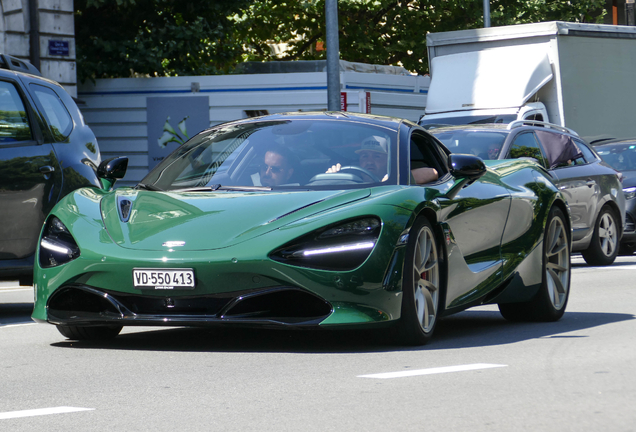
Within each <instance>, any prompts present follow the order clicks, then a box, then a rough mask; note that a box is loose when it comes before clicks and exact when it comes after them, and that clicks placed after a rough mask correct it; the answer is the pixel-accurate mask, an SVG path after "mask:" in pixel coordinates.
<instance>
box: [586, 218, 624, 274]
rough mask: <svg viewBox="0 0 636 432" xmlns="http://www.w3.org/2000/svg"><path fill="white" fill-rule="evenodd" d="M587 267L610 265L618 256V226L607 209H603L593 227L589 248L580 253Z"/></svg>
mask: <svg viewBox="0 0 636 432" xmlns="http://www.w3.org/2000/svg"><path fill="white" fill-rule="evenodd" d="M581 255H583V259H585V262H586V263H588V264H589V265H593V266H606V265H610V264H612V263H613V262H614V260H615V259H616V255H618V225H617V223H616V216H614V212H613V211H612V209H610V208H609V207H603V209H601V213H600V214H599V215H598V218H597V219H596V223H595V225H594V234H592V241H591V242H590V246H589V247H588V248H587V249H586V250H584V251H583V252H581Z"/></svg>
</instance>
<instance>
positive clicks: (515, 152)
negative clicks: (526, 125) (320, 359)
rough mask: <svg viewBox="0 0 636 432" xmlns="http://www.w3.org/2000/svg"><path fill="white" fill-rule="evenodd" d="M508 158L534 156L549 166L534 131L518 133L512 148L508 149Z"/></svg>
mask: <svg viewBox="0 0 636 432" xmlns="http://www.w3.org/2000/svg"><path fill="white" fill-rule="evenodd" d="M506 158H508V159H517V158H532V159H535V160H536V161H537V162H539V164H541V165H542V166H544V167H547V165H546V162H545V158H544V156H543V153H542V152H541V147H539V143H538V142H537V139H536V137H535V136H534V133H532V132H524V133H521V134H519V135H517V136H516V137H515V140H514V141H513V143H512V145H511V146H510V150H509V151H508V156H506Z"/></svg>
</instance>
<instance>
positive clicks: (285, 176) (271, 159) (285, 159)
mask: <svg viewBox="0 0 636 432" xmlns="http://www.w3.org/2000/svg"><path fill="white" fill-rule="evenodd" d="M294 161H295V157H294V155H293V154H292V152H291V151H290V150H289V149H287V148H286V147H283V146H280V145H274V146H271V147H270V148H268V149H267V151H266V152H265V156H264V158H263V163H262V164H261V166H260V169H259V172H257V173H255V174H252V176H251V177H252V182H253V184H254V186H270V187H271V186H280V185H284V184H290V181H291V177H292V175H293V174H294Z"/></svg>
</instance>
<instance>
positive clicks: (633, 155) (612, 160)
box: [595, 143, 636, 172]
mask: <svg viewBox="0 0 636 432" xmlns="http://www.w3.org/2000/svg"><path fill="white" fill-rule="evenodd" d="M595 150H596V152H597V153H598V154H599V156H601V159H603V160H604V161H605V162H606V163H608V164H609V165H611V167H612V168H614V169H615V170H616V171H621V172H622V171H634V170H636V143H626V144H611V145H604V146H599V147H596V148H595Z"/></svg>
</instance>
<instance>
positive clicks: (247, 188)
mask: <svg viewBox="0 0 636 432" xmlns="http://www.w3.org/2000/svg"><path fill="white" fill-rule="evenodd" d="M217 190H222V191H239V192H258V191H271V190H272V188H271V187H268V186H221V185H220V184H214V185H210V186H197V187H191V188H184V189H174V190H173V191H172V192H214V191H217Z"/></svg>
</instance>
